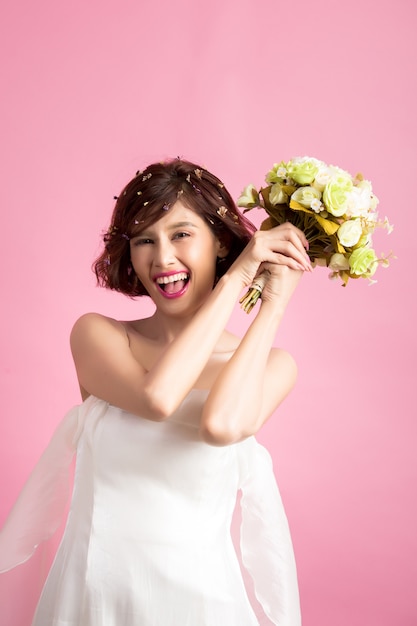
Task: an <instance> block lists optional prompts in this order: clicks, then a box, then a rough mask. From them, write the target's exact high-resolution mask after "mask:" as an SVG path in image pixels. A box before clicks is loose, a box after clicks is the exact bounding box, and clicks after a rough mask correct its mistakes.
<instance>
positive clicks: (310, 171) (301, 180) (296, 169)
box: [287, 157, 320, 185]
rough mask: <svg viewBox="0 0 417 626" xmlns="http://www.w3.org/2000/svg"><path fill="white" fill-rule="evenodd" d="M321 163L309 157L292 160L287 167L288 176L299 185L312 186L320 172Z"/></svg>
mask: <svg viewBox="0 0 417 626" xmlns="http://www.w3.org/2000/svg"><path fill="white" fill-rule="evenodd" d="M319 165H320V162H319V161H317V160H316V159H310V158H309V157H303V158H296V159H292V160H291V161H290V162H289V163H288V166H287V170H288V175H289V176H290V177H291V178H292V179H293V181H295V182H296V183H297V184H298V185H310V183H312V182H313V180H314V179H315V177H316V174H317V172H318V171H319Z"/></svg>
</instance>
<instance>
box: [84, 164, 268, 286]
mask: <svg viewBox="0 0 417 626" xmlns="http://www.w3.org/2000/svg"><path fill="white" fill-rule="evenodd" d="M178 199H180V200H181V202H183V203H184V204H185V206H187V207H188V208H190V209H191V210H193V211H195V212H196V213H197V214H198V215H199V216H200V217H202V218H204V219H205V220H206V221H207V224H208V226H209V227H210V229H211V230H212V231H213V233H214V234H215V235H216V237H218V239H219V240H220V241H222V242H224V243H225V244H226V245H227V246H228V247H229V253H228V255H227V257H226V259H224V260H223V262H222V263H220V264H218V267H217V269H216V279H218V278H220V276H222V275H223V274H224V273H225V272H226V271H227V270H228V269H229V267H230V266H231V265H232V263H233V262H234V261H235V259H236V258H237V257H238V256H239V254H240V253H241V251H242V250H243V249H244V247H245V246H246V244H247V243H248V241H249V240H250V239H251V237H252V235H253V233H254V232H255V230H256V228H255V226H254V225H253V224H252V223H251V222H250V221H249V220H248V219H246V217H244V215H242V213H241V212H240V211H239V210H238V209H237V207H236V205H235V203H234V201H233V199H232V197H231V195H230V193H229V192H228V191H227V189H226V187H225V186H224V185H223V183H222V182H221V180H220V179H219V178H217V177H216V176H214V174H212V173H211V172H209V171H208V170H206V169H204V168H203V167H200V166H199V165H196V164H194V163H190V162H189V161H184V160H182V159H179V158H177V159H172V160H170V161H165V162H162V163H153V164H151V165H149V166H148V167H147V168H146V169H145V170H143V171H139V172H137V173H136V176H135V177H134V178H133V179H132V180H131V181H130V182H129V183H128V184H127V185H126V187H125V188H124V189H123V190H122V192H121V194H120V196H119V197H118V198H117V201H116V205H115V207H114V211H113V216H112V220H111V225H110V228H109V229H108V231H107V233H106V234H105V235H104V237H103V240H104V244H105V249H104V251H103V252H102V254H101V255H100V256H99V257H98V258H97V259H96V261H95V262H94V264H93V270H94V272H95V274H96V277H97V282H98V284H99V285H100V286H102V287H107V288H108V289H113V290H115V291H120V292H121V293H124V294H126V295H128V296H131V297H134V296H143V295H148V293H147V291H146V289H145V288H144V286H143V285H142V283H140V281H139V280H138V279H137V277H136V275H135V273H134V271H133V268H132V264H131V262H130V244H129V240H130V239H131V238H132V237H135V236H136V235H138V234H139V233H140V232H141V231H142V230H144V229H145V228H147V227H148V226H150V225H151V224H153V223H154V222H156V221H157V220H158V219H160V218H161V216H162V215H163V212H164V210H169V208H170V207H171V206H173V205H174V204H175V202H176V201H177V200H178Z"/></svg>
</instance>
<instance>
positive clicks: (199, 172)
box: [194, 168, 203, 180]
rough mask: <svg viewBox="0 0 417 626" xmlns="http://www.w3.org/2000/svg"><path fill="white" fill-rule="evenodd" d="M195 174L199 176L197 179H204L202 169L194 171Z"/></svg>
mask: <svg viewBox="0 0 417 626" xmlns="http://www.w3.org/2000/svg"><path fill="white" fill-rule="evenodd" d="M194 174H195V175H196V176H197V178H199V179H200V180H201V179H202V178H203V170H200V169H198V168H197V169H195V170H194Z"/></svg>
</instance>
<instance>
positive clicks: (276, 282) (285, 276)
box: [260, 263, 304, 307]
mask: <svg viewBox="0 0 417 626" xmlns="http://www.w3.org/2000/svg"><path fill="white" fill-rule="evenodd" d="M260 269H261V271H263V272H267V275H268V280H267V282H266V284H265V287H264V288H263V290H262V294H261V300H262V303H263V304H264V303H267V302H272V303H276V304H279V306H280V307H281V306H286V305H287V304H288V302H289V300H290V298H291V296H292V294H293V293H294V291H295V289H296V287H297V285H298V283H299V282H300V280H301V277H302V276H303V274H304V271H303V270H299V269H292V268H290V267H288V266H287V265H279V264H273V263H264V264H263V265H262V266H261V268H260Z"/></svg>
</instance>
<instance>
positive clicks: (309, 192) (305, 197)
mask: <svg viewBox="0 0 417 626" xmlns="http://www.w3.org/2000/svg"><path fill="white" fill-rule="evenodd" d="M320 199H321V193H320V191H318V190H317V189H314V187H299V188H298V189H296V191H294V193H293V194H292V196H291V200H295V201H296V202H298V204H301V206H303V207H305V208H306V209H311V203H312V202H313V200H320ZM322 208H323V207H322Z"/></svg>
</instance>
